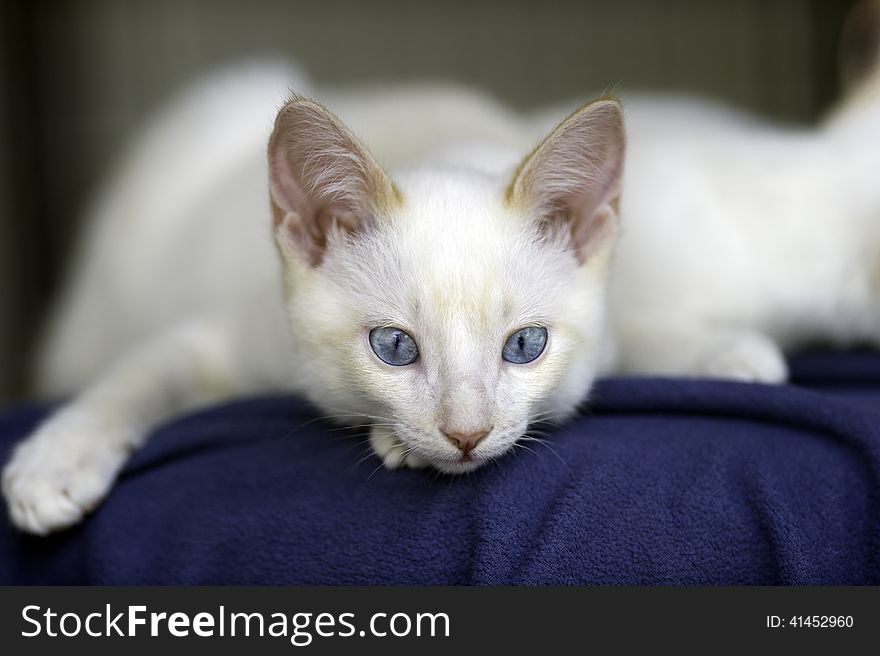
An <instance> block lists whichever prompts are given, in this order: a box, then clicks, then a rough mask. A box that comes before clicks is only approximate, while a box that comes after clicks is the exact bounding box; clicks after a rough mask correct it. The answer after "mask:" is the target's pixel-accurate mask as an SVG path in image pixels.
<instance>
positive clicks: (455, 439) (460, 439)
mask: <svg viewBox="0 0 880 656" xmlns="http://www.w3.org/2000/svg"><path fill="white" fill-rule="evenodd" d="M491 430H492V429H491V428H490V429H489V430H484V431H477V432H475V433H447V432H444V433H443V434H444V435H446V437H447V438H448V439H449V441H450V442H452V443H453V444H454V445H455V446H457V447H458V448H459V449H461V452H462V453H463V454H464V455H467V454H468V453H470V452H471V451H472V450H473V449H474V447H476V446H477V444H479V443H480V442H482V441H483V438H484V437H486V436H487V435H488V434H489V431H491Z"/></svg>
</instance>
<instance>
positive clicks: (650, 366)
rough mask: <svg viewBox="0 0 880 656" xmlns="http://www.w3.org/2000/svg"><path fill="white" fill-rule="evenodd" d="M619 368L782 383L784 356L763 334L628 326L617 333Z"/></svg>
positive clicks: (785, 371)
mask: <svg viewBox="0 0 880 656" xmlns="http://www.w3.org/2000/svg"><path fill="white" fill-rule="evenodd" d="M618 342H619V343H618V358H619V364H620V366H619V368H620V370H621V371H623V372H624V373H629V374H652V375H661V376H696V377H700V378H724V379H730V380H739V381H743V382H754V383H783V382H785V380H786V379H787V378H788V368H787V366H786V363H785V356H784V355H783V353H782V349H780V347H779V345H777V344H776V342H774V341H773V340H772V339H771V338H770V337H768V336H767V335H765V334H763V333H761V332H758V331H756V330H751V329H748V328H739V327H737V328H732V327H721V326H717V325H691V326H688V327H683V326H682V327H663V325H662V323H660V322H638V323H634V324H629V325H628V326H626V329H625V330H621V331H620V333H619V335H618Z"/></svg>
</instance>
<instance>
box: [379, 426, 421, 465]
mask: <svg viewBox="0 0 880 656" xmlns="http://www.w3.org/2000/svg"><path fill="white" fill-rule="evenodd" d="M370 446H372V447H373V453H375V454H376V455H377V456H379V459H380V460H381V461H382V463H383V464H384V465H385V467H386V468H387V469H399V468H401V467H411V468H412V469H418V468H420V467H424V466H425V461H424V460H422V459H421V458H420V457H419V456H417V455H416V454H415V453H413V452H412V451H411V450H410V447H408V446H407V445H406V444H404V443H403V442H401V441H400V440H399V439H397V437H395V435H394V433H392V432H391V431H390V430H388V428H386V427H385V426H377V425H374V426H373V427H372V428H371V429H370Z"/></svg>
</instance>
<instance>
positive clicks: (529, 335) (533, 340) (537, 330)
mask: <svg viewBox="0 0 880 656" xmlns="http://www.w3.org/2000/svg"><path fill="white" fill-rule="evenodd" d="M546 345H547V329H546V328H542V327H540V326H527V327H525V328H521V329H519V330H517V331H516V332H515V333H513V334H512V335H511V336H510V337H508V338H507V341H506V342H505V343H504V348H503V349H502V350H501V357H502V358H504V359H505V360H507V361H508V362H512V363H513V364H525V363H526V362H531V361H532V360H534V359H535V358H537V357H538V356H539V355H541V353H543V352H544V347H545V346H546Z"/></svg>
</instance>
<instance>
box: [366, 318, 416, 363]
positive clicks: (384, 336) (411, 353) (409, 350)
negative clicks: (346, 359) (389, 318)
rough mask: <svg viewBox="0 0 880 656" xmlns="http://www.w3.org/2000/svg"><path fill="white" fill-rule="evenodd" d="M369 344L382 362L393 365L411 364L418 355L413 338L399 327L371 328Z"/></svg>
mask: <svg viewBox="0 0 880 656" xmlns="http://www.w3.org/2000/svg"><path fill="white" fill-rule="evenodd" d="M370 346H371V347H372V349H373V353H375V354H376V355H377V356H379V359H380V360H381V361H382V362H384V363H385V364H390V365H393V366H395V367H403V366H405V365H408V364H412V363H413V362H415V361H416V360H417V359H418V357H419V347H418V346H416V342H415V340H414V339H413V338H412V337H410V336H409V335H407V334H406V333H405V332H403V331H402V330H401V329H400V328H373V329H372V330H371V331H370Z"/></svg>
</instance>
